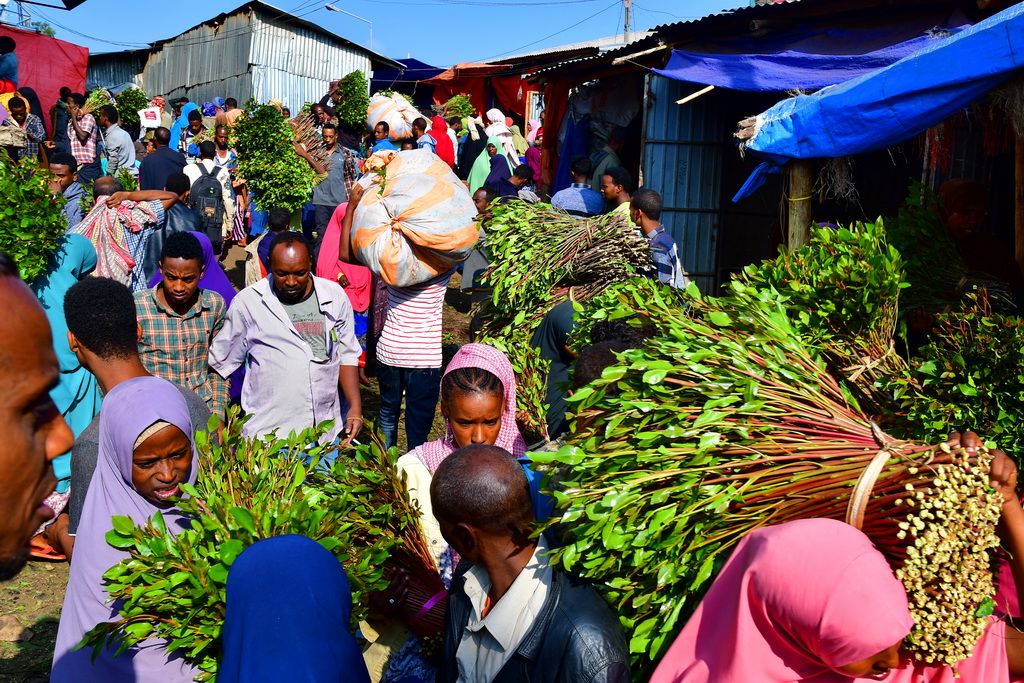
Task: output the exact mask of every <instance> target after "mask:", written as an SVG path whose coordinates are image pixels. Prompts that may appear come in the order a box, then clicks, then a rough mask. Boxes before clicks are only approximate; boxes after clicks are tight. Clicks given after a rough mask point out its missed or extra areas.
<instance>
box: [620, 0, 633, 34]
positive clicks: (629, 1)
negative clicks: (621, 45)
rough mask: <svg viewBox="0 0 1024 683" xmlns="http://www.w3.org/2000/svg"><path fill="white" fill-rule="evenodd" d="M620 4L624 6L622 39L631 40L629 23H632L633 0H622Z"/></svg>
mask: <svg viewBox="0 0 1024 683" xmlns="http://www.w3.org/2000/svg"><path fill="white" fill-rule="evenodd" d="M622 4H623V5H625V7H626V25H625V26H624V27H623V29H622V40H623V42H626V43H628V42H630V41H631V40H632V38H631V31H630V24H632V23H633V22H632V18H633V0H622Z"/></svg>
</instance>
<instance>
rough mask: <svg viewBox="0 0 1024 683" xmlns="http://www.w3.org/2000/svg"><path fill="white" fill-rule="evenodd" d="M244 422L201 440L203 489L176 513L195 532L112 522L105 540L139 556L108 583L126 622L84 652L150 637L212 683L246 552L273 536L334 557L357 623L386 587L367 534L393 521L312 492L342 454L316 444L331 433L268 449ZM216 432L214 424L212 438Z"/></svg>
mask: <svg viewBox="0 0 1024 683" xmlns="http://www.w3.org/2000/svg"><path fill="white" fill-rule="evenodd" d="M243 422H244V420H242V419H238V414H237V409H233V411H232V412H231V413H230V417H229V419H228V423H227V425H226V426H225V427H224V430H223V435H222V442H221V443H218V442H217V441H216V440H215V439H213V438H210V437H209V436H207V434H205V433H198V434H197V435H196V445H197V447H198V449H199V451H200V471H199V474H198V478H197V481H196V484H195V486H188V485H184V486H183V487H182V488H183V490H184V491H186V492H187V493H188V494H189V496H190V497H188V498H184V499H182V500H181V501H179V502H178V504H177V507H178V509H179V510H180V511H181V512H182V513H183V514H184V515H186V516H188V517H191V518H192V521H191V526H190V527H189V528H187V529H185V530H183V531H180V532H178V533H177V534H174V535H172V534H171V533H169V532H168V530H167V524H166V522H165V520H164V518H163V517H162V516H161V515H159V514H158V515H156V516H154V517H153V519H152V520H151V521H150V522H148V523H147V524H145V525H144V526H142V527H137V526H135V525H134V523H133V522H132V521H131V519H129V518H127V517H114V518H113V527H114V528H113V530H112V531H110V532H109V533H108V534H107V541H108V542H109V543H110V544H111V545H113V546H115V547H117V548H122V549H124V550H126V551H128V552H129V553H130V554H131V557H130V559H127V560H125V561H123V562H121V563H120V564H118V565H115V566H114V567H112V568H110V570H108V571H107V572H106V573H105V574H104V579H105V581H106V583H107V585H106V588H107V591H108V592H109V593H110V595H111V597H112V598H116V599H121V600H123V601H124V603H123V606H122V608H121V610H120V616H121V619H119V620H117V621H114V622H111V623H104V624H100V625H98V626H97V627H96V628H94V629H93V630H92V631H90V632H89V633H88V634H86V636H85V638H84V642H85V644H86V646H93V647H95V648H97V649H101V648H104V647H117V648H118V650H119V651H123V650H124V649H126V648H128V647H130V646H132V645H133V644H135V643H138V642H140V641H142V640H145V639H147V638H152V637H157V638H163V639H166V640H167V641H168V649H170V650H180V651H181V652H182V653H183V656H184V657H185V659H186V660H187V661H188V662H190V663H191V664H193V665H195V666H197V667H198V668H199V669H200V670H201V671H202V674H201V675H200V676H198V677H197V679H196V680H199V681H209V680H213V679H214V678H215V677H216V672H217V661H218V658H219V654H220V648H221V643H220V636H221V627H222V625H223V620H224V615H225V589H226V585H227V577H228V572H229V570H230V568H231V565H232V563H233V562H234V561H235V558H237V557H238V556H239V555H240V554H241V553H242V551H243V550H245V549H246V548H247V547H249V546H250V545H252V544H253V543H256V542H257V541H259V540H262V539H265V538H270V537H273V536H280V535H284V534H299V535H302V536H307V537H309V538H312V539H314V540H316V541H317V542H318V543H320V544H321V545H322V546H324V547H325V548H327V549H328V550H330V551H331V552H332V553H334V555H335V556H336V557H337V558H338V560H339V561H340V562H341V563H342V564H344V565H345V571H346V573H347V574H348V579H349V582H350V584H351V586H352V593H353V597H354V605H355V609H354V610H353V615H354V618H357V617H358V616H361V615H362V614H364V613H365V609H363V607H362V606H361V605H360V598H361V597H362V596H363V595H364V594H365V593H367V592H369V591H374V590H380V589H381V588H383V587H384V585H386V582H385V581H383V568H382V565H383V563H384V561H385V560H386V559H387V557H388V552H387V550H386V544H387V543H388V541H389V539H388V537H387V536H386V535H383V534H380V535H376V536H374V535H373V534H372V533H368V532H367V525H373V524H376V523H378V522H379V521H381V520H382V519H388V517H387V514H386V513H382V514H377V513H376V512H374V511H371V512H370V513H369V514H367V515H366V516H365V517H358V516H355V515H353V514H351V512H352V510H360V509H362V508H361V507H360V506H361V505H363V503H362V499H361V498H360V496H359V495H357V494H356V492H355V491H354V490H353V491H347V490H344V489H341V488H333V489H331V490H330V491H329V493H328V492H326V491H324V490H322V489H318V488H317V487H316V486H315V485H313V484H312V481H313V475H314V473H315V472H317V470H318V469H319V468H321V467H326V466H327V464H326V463H325V462H324V461H323V459H324V458H326V457H328V456H330V455H332V452H333V450H334V447H333V446H315V447H310V446H309V444H312V443H316V442H317V440H318V439H319V438H321V437H323V435H324V434H325V433H326V431H327V429H328V428H329V426H330V424H329V423H324V424H322V425H320V426H318V427H317V428H316V429H307V430H304V431H303V432H301V433H299V434H295V433H294V432H293V433H292V434H290V435H289V436H288V437H287V438H275V437H270V438H268V439H267V440H266V441H263V440H259V439H247V438H244V437H242V434H241V430H242V424H243ZM218 424H219V423H218V422H217V418H212V419H211V424H210V431H211V433H214V430H215V428H216V427H217V426H218ZM360 448H361V449H365V450H369V449H370V448H371V447H370V446H361V447H360ZM340 466H341V465H336V467H340ZM361 491H362V492H363V493H364V494H365V491H364V490H362V489H361ZM371 529H372V527H371ZM354 623H355V622H354Z"/></svg>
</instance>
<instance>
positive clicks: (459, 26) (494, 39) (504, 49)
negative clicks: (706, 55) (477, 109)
mask: <svg viewBox="0 0 1024 683" xmlns="http://www.w3.org/2000/svg"><path fill="white" fill-rule="evenodd" d="M269 1H270V4H272V5H274V6H276V7H280V8H281V9H284V10H287V11H290V12H293V13H295V14H297V15H298V16H302V17H303V18H305V19H306V20H308V21H311V22H313V23H315V24H318V25H320V26H323V27H324V28H326V29H328V30H330V31H333V32H335V33H337V34H339V35H341V36H344V37H345V38H348V39H349V40H352V41H353V42H356V43H359V44H361V45H367V46H368V45H369V27H368V25H367V24H366V23H365V22H363V21H359V20H357V19H353V18H351V17H348V16H346V15H344V14H339V13H337V12H330V11H328V10H326V9H325V8H324V3H323V2H305V1H304V0H269ZM242 2H243V0H178V1H177V2H173V3H171V2H161V3H157V2H153V1H152V0H142V1H141V2H137V3H129V2H125V0H87V1H86V2H85V3H84V4H83V5H81V6H79V7H77V8H76V9H74V10H72V11H70V12H67V11H63V10H57V9H47V8H40V7H35V6H30V5H26V7H27V8H29V9H30V10H31V12H32V14H33V19H34V20H42V21H48V22H49V23H50V24H52V25H53V26H54V28H55V29H56V31H57V37H58V38H61V39H63V40H67V41H69V42H72V43H75V44H77V45H84V46H85V47H88V48H89V50H90V51H92V52H116V51H119V50H124V49H127V48H129V47H142V46H143V44H144V43H149V42H152V41H154V40H158V39H161V38H171V37H173V36H175V35H177V34H179V33H181V32H182V31H184V30H186V29H188V28H190V27H192V26H194V25H196V24H198V23H201V22H202V21H204V20H206V19H209V18H211V17H214V16H216V15H217V14H220V13H221V12H224V11H227V10H231V9H234V8H235V7H238V6H239V5H241V4H242ZM332 4H333V5H334V6H336V7H338V8H339V9H343V10H345V11H347V12H351V13H352V14H355V15H358V16H360V17H362V18H364V19H367V20H369V21H371V22H373V48H374V50H376V51H377V52H380V53H382V54H385V55H387V56H388V57H394V58H401V57H406V56H407V55H412V56H413V57H415V58H417V59H419V60H421V61H424V62H427V63H430V64H434V65H437V66H449V65H451V64H454V63H456V62H473V61H481V60H486V59H490V58H498V57H501V56H504V55H508V54H518V53H521V52H529V51H532V50H538V49H541V48H545V47H552V46H556V45H565V44H568V43H575V42H579V41H584V40H590V39H593V38H602V37H605V36H611V35H615V34H617V33H621V32H622V25H623V9H622V2H621V1H620V0H548V1H543V0H524V1H523V2H515V0H336V1H335V2H334V3H332ZM746 5H747V2H746V1H745V0H732V1H731V2H730V1H729V0H634V3H633V29H634V30H643V29H647V28H652V27H654V26H657V25H659V24H667V23H672V22H674V21H680V20H686V19H696V18H698V17H701V16H704V15H705V14H710V13H714V12H718V11H720V10H722V9H724V8H729V7H740V6H746ZM58 24H59V26H58ZM73 31H77V32H78V33H79V34H84V36H83V35H76V34H75V33H73ZM86 36H87V37H86Z"/></svg>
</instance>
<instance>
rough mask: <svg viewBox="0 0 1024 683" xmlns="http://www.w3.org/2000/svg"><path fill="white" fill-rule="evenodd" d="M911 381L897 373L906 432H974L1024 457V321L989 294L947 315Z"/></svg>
mask: <svg viewBox="0 0 1024 683" xmlns="http://www.w3.org/2000/svg"><path fill="white" fill-rule="evenodd" d="M919 353H920V357H919V358H917V359H915V360H916V362H915V363H914V365H913V367H912V368H911V370H910V376H909V378H901V377H895V378H894V380H893V383H892V386H891V388H892V390H893V392H894V394H896V395H897V396H898V397H899V401H900V407H901V409H902V410H901V412H900V415H899V419H900V420H901V422H900V428H901V429H902V431H903V432H904V433H906V434H908V435H910V436H912V437H913V438H916V439H930V440H935V439H939V438H941V437H942V436H943V435H945V434H948V433H949V432H951V431H965V430H968V429H971V430H974V431H977V432H979V433H982V434H985V436H986V438H988V439H989V440H991V441H993V442H995V444H996V445H997V446H998V447H999V448H1001V449H1003V450H1004V451H1006V452H1007V453H1008V454H1010V455H1011V456H1012V457H1013V458H1014V459H1015V460H1016V461H1017V463H1018V466H1020V464H1021V462H1022V458H1024V320H1022V319H1021V318H1018V317H1016V316H1004V315H998V314H993V313H992V311H991V310H990V309H989V308H988V306H987V303H986V301H985V300H984V299H983V298H979V299H978V300H977V304H976V305H975V306H973V307H972V308H970V309H968V310H966V311H963V312H961V313H957V314H946V315H941V316H939V319H938V322H937V323H936V326H935V328H934V329H933V330H932V334H931V341H930V343H929V344H927V345H926V346H924V347H923V348H922V349H921V350H920V352H919Z"/></svg>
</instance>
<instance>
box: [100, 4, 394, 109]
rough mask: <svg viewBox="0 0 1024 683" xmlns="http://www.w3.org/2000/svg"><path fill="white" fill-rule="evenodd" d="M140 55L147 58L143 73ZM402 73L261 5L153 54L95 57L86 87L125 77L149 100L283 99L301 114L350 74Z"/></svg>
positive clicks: (157, 47) (157, 46) (220, 18)
mask: <svg viewBox="0 0 1024 683" xmlns="http://www.w3.org/2000/svg"><path fill="white" fill-rule="evenodd" d="M140 52H141V53H142V54H144V55H145V59H144V61H143V63H142V65H141V68H139V66H138V61H139V54H138V53H140ZM94 60H95V69H94ZM400 66H401V65H400V64H399V63H398V62H396V61H394V60H392V59H388V58H387V57H384V56H382V55H379V54H377V53H376V52H372V51H371V50H369V49H367V48H365V47H363V46H361V45H358V44H356V43H354V42H352V41H350V40H347V39H345V38H342V37H341V36H338V35H336V34H334V33H331V32H330V31H327V30H326V29H323V28H321V27H320V26H317V25H316V24H314V23H311V22H309V21H306V20H305V19H302V18H300V17H297V16H295V15H293V14H289V13H288V12H285V11H284V10H280V9H278V8H276V7H273V6H272V5H268V4H267V3H265V2H259V1H258V0H256V1H252V2H247V3H245V4H244V5H242V6H240V7H238V8H237V9H234V10H231V11H230V12H225V13H223V14H219V15H217V16H216V17H213V18H212V19H208V20H207V21H204V22H203V23H201V24H199V25H197V26H194V27H192V28H190V29H189V30H187V31H185V32H184V33H182V34H181V35H179V36H176V37H174V38H170V39H167V40H161V41H158V42H156V43H153V45H152V47H151V49H150V50H148V51H132V52H119V53H110V54H107V55H96V57H95V58H90V62H89V78H88V81H89V84H90V85H91V86H92V85H95V86H105V87H113V86H116V85H120V84H121V83H124V82H125V78H124V77H125V76H126V75H127V76H135V78H134V82H136V83H137V84H138V85H140V86H141V87H142V88H143V90H145V91H146V92H147V93H148V94H149V95H164V96H165V97H168V98H170V97H181V96H185V97H188V98H189V99H190V100H192V101H194V102H203V101H208V100H212V99H213V98H214V97H218V96H219V97H234V98H235V99H237V100H238V102H239V104H240V105H243V106H244V103H245V102H246V101H247V100H248V99H249V98H250V97H252V98H255V99H256V100H257V101H259V102H266V101H267V100H269V99H271V98H277V99H279V100H281V101H282V102H283V103H284V105H285V106H287V107H291V108H292V109H293V110H297V109H298V108H299V107H301V106H302V104H303V103H305V102H315V101H318V100H319V99H320V98H321V97H323V95H324V94H325V93H326V92H327V89H328V87H329V84H330V82H331V81H333V80H337V79H339V78H341V77H343V76H345V75H346V74H348V73H351V72H353V71H362V72H363V73H364V74H365V75H366V80H367V81H369V80H370V78H371V75H372V73H373V70H374V69H387V68H400ZM136 69H137V70H138V72H137V74H133V73H132V72H133V71H135V70H136ZM94 74H95V75H94ZM112 81H117V82H116V83H115V82H112Z"/></svg>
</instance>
